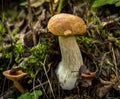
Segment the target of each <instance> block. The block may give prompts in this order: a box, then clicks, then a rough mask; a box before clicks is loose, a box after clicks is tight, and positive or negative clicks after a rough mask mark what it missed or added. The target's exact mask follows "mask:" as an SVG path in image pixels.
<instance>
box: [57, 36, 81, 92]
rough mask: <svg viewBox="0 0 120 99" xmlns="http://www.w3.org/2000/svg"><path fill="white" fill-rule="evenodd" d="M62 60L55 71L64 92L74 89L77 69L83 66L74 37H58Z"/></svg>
mask: <svg viewBox="0 0 120 99" xmlns="http://www.w3.org/2000/svg"><path fill="white" fill-rule="evenodd" d="M59 45H60V50H61V54H62V60H61V62H60V63H59V65H58V68H57V69H56V74H57V77H58V79H59V82H60V85H61V87H62V88H63V89H65V90H71V89H73V88H75V84H76V80H77V79H78V74H79V72H77V71H79V68H80V66H81V65H83V59H82V55H81V52H80V49H79V46H78V44H77V42H76V39H75V37H74V36H66V37H65V36H59Z"/></svg>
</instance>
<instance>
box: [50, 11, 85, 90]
mask: <svg viewBox="0 0 120 99" xmlns="http://www.w3.org/2000/svg"><path fill="white" fill-rule="evenodd" d="M48 30H49V31H50V32H51V33H53V34H54V35H58V36H59V46H60V50H61V56H62V59H61V62H60V63H59V64H58V67H57V69H56V70H55V72H56V75H57V78H58V80H59V82H60V86H61V87H62V89H64V90H71V89H73V88H75V85H76V80H77V79H78V75H79V72H76V71H79V68H80V67H81V66H82V65H83V58H82V55H81V51H80V49H79V46H78V44H77V42H76V39H75V37H74V35H75V34H80V35H82V34H84V33H85V32H86V25H85V23H84V21H83V20H82V19H81V18H80V17H78V16H75V15H72V14H65V13H61V14H56V15H54V16H53V17H51V19H50V20H49V22H48Z"/></svg>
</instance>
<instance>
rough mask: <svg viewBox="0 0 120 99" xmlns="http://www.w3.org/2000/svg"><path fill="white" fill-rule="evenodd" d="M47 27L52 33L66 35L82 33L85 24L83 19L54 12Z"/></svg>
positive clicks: (84, 29) (84, 30)
mask: <svg viewBox="0 0 120 99" xmlns="http://www.w3.org/2000/svg"><path fill="white" fill-rule="evenodd" d="M48 29H49V31H50V32H52V33H53V34H54V35H61V36H68V35H75V34H81V35H82V34H84V33H85V32H86V25H85V22H84V21H83V19H81V18H80V17H78V16H75V15H71V14H65V13H61V14H56V15H54V16H53V17H51V19H50V20H49V22H48Z"/></svg>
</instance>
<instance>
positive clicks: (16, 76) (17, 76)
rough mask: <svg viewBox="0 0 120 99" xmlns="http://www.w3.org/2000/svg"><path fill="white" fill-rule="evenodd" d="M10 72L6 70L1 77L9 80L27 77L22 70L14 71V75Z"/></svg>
mask: <svg viewBox="0 0 120 99" xmlns="http://www.w3.org/2000/svg"><path fill="white" fill-rule="evenodd" d="M10 71H11V70H6V71H4V72H3V75H4V76H5V77H6V78H8V79H10V80H19V79H20V78H22V77H23V76H25V75H27V73H24V72H23V71H22V70H18V71H16V73H15V74H14V75H12V74H10Z"/></svg>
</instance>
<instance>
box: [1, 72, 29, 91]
mask: <svg viewBox="0 0 120 99" xmlns="http://www.w3.org/2000/svg"><path fill="white" fill-rule="evenodd" d="M3 75H4V76H5V77H6V78H7V79H9V80H12V81H13V83H14V86H15V87H16V88H17V89H18V90H19V91H20V92H21V93H25V90H24V88H23V87H22V85H21V84H20V83H19V80H20V79H21V78H22V77H23V76H25V75H27V73H24V72H23V71H22V70H16V71H15V70H14V71H12V70H6V71H4V72H3Z"/></svg>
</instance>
